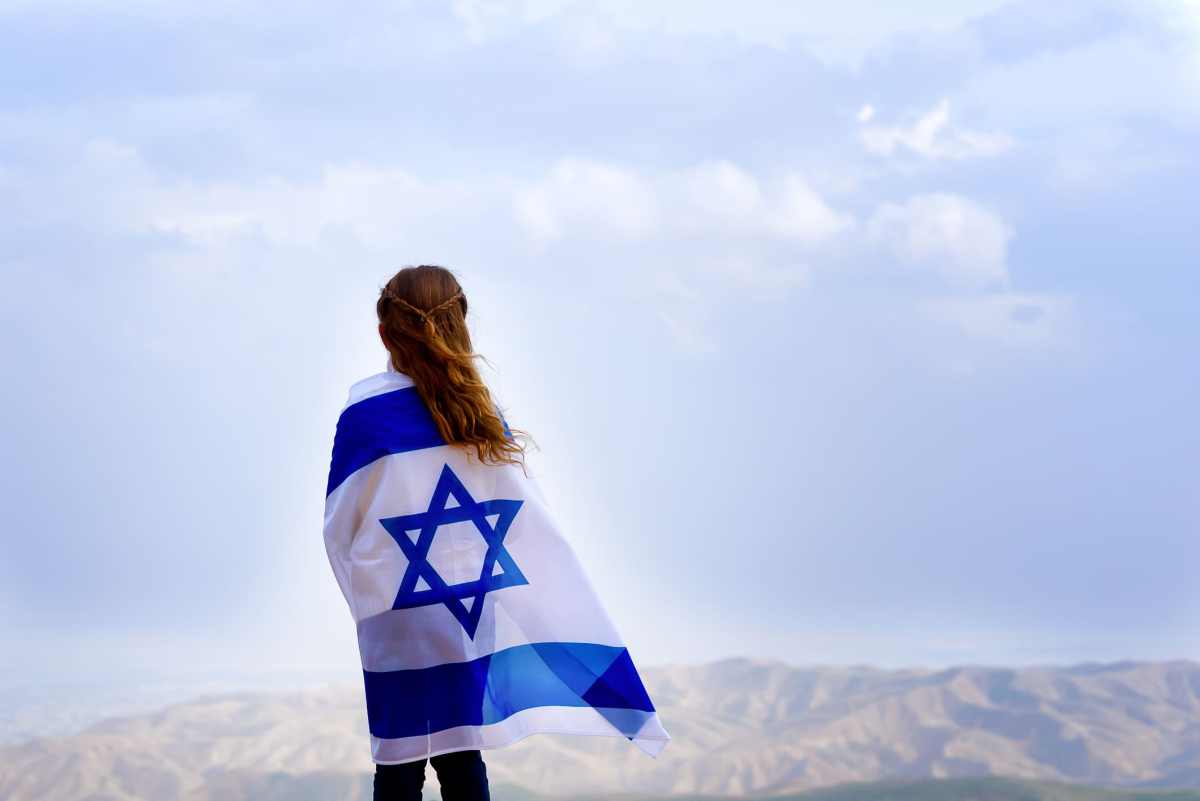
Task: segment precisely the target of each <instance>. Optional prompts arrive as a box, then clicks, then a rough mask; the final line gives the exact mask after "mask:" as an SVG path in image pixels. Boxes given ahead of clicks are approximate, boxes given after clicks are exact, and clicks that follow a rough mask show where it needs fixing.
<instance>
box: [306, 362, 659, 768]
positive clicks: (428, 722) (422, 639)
mask: <svg viewBox="0 0 1200 801" xmlns="http://www.w3.org/2000/svg"><path fill="white" fill-rule="evenodd" d="M325 546H326V550H327V552H328V554H329V563H330V565H331V566H332V568H333V573H334V575H335V577H336V578H337V582H338V585H339V587H340V588H341V590H342V594H343V595H344V596H345V598H346V602H347V603H348V604H349V606H350V612H351V614H352V615H353V617H354V622H355V625H356V627H357V630H358V646H359V655H360V656H361V658H362V668H363V680H364V682H365V687H366V703H367V721H368V724H369V728H370V733H371V753H372V756H373V759H374V761H375V762H408V761H411V760H416V759H420V758H422V757H428V756H435V755H437V754H442V753H446V752H448V751H459V750H463V749H470V748H480V749H484V748H498V747H501V746H505V745H509V744H510V743H513V742H516V741H517V740H520V739H522V738H524V737H526V736H528V735H530V734H535V733H539V732H555V733H560V734H564V733H565V734H593V735H598V734H599V735H614V736H622V737H626V738H628V739H629V740H632V741H633V742H634V743H635V744H636V745H637V746H639V747H640V748H641V749H642V750H644V751H646V752H647V753H648V754H650V755H651V756H656V755H657V754H658V752H659V751H661V750H662V748H663V746H664V745H665V744H666V742H667V740H669V739H670V737H669V735H668V734H667V732H666V730H664V729H663V727H662V724H661V723H660V722H659V720H658V716H657V714H656V713H655V710H654V705H653V704H652V703H651V701H650V697H649V695H647V693H646V689H645V687H644V686H643V685H642V681H641V678H640V677H639V676H638V673H637V670H636V669H635V668H634V664H633V661H632V660H631V659H630V656H629V651H628V650H626V648H625V646H624V645H623V644H622V642H621V638H620V637H619V636H618V635H617V631H616V629H615V628H614V627H613V624H612V622H611V621H610V620H609V619H608V616H607V614H606V613H605V611H604V609H603V608H602V607H601V605H600V602H599V599H598V598H597V597H596V594H595V592H594V591H593V589H592V587H591V584H590V583H589V582H588V580H587V577H586V576H585V574H584V572H583V569H582V568H581V566H580V564H579V562H578V560H577V559H576V557H575V554H574V553H573V551H572V549H571V547H570V545H569V544H568V543H567V542H566V540H564V539H563V537H562V535H561V534H560V533H559V530H558V528H557V526H556V524H555V522H554V520H553V518H552V517H551V515H550V513H549V511H548V509H547V507H546V504H545V502H544V500H543V497H542V495H541V492H540V490H539V489H538V486H537V484H536V482H535V481H534V480H533V479H531V478H528V477H526V476H525V474H524V472H523V471H522V470H521V468H520V467H519V466H517V465H483V464H481V463H480V462H479V461H478V460H477V459H476V458H475V456H474V454H473V453H471V454H470V455H468V453H467V452H466V449H464V448H461V447H452V446H449V445H447V444H446V442H445V441H444V440H443V439H442V438H441V436H440V435H439V433H438V430H437V426H436V425H435V424H434V422H433V418H432V417H431V416H430V414H429V412H428V410H427V409H426V407H425V405H424V403H423V402H422V401H421V398H420V396H419V395H418V394H417V390H416V388H415V387H414V386H413V383H412V380H411V379H410V378H409V377H408V376H406V375H404V374H403V373H399V372H396V371H395V370H394V369H392V367H391V363H390V360H389V363H388V370H387V372H383V373H379V374H377V375H374V376H371V377H370V378H366V379H363V380H362V381H359V382H358V383H356V384H354V386H353V387H351V389H350V397H349V400H348V401H347V403H346V406H345V408H344V409H343V410H342V413H341V416H340V417H339V418H338V423H337V433H336V435H335V437H334V444H333V457H332V460H331V464H330V468H329V484H328V487H327V492H326V497H325Z"/></svg>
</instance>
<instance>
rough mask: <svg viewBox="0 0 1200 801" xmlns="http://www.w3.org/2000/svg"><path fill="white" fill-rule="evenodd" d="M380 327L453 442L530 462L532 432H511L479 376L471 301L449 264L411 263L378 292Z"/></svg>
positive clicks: (498, 460)
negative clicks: (527, 442) (528, 441)
mask: <svg viewBox="0 0 1200 801" xmlns="http://www.w3.org/2000/svg"><path fill="white" fill-rule="evenodd" d="M375 311H376V315H377V316H378V317H379V332H380V336H381V338H382V339H383V343H384V345H385V346H386V347H387V349H388V353H389V354H390V356H391V360H392V366H393V367H395V368H396V370H398V371H399V372H401V373H404V374H406V375H408V376H409V377H410V378H412V380H413V384H414V385H415V386H416V389H417V393H418V394H419V395H420V396H421V400H423V401H424V402H425V406H426V407H427V408H428V409H429V413H430V414H431V415H432V416H433V420H434V422H435V423H436V424H437V428H438V431H439V432H440V433H441V435H442V438H443V439H444V440H445V441H446V442H448V443H451V444H461V445H466V446H469V447H471V448H473V450H474V452H475V454H476V456H477V457H478V459H479V461H481V462H484V463H491V464H520V465H522V467H523V466H524V452H525V446H524V444H522V443H520V442H518V441H517V439H516V436H515V435H520V436H521V437H522V438H524V439H527V438H528V437H527V435H525V432H523V431H519V430H516V431H514V430H511V429H509V428H508V426H507V425H506V424H505V422H504V419H503V417H502V416H501V414H500V410H499V409H498V408H497V407H496V404H495V402H494V401H493V400H492V397H491V393H489V392H488V388H487V385H486V384H484V383H483V380H482V379H481V378H480V377H479V371H478V370H477V369H476V367H475V358H476V357H478V356H479V354H477V353H475V352H474V349H473V347H472V344H471V335H470V332H469V331H468V330H467V323H466V316H467V299H466V296H465V295H463V291H462V287H461V286H459V283H458V279H457V278H455V277H454V274H453V273H451V272H450V271H449V270H447V269H446V268H444V267H439V266H436V265H430V264H422V265H419V266H415V267H405V268H404V269H402V270H400V271H399V272H398V273H396V274H395V275H394V276H392V278H391V279H390V280H389V281H388V282H387V283H386V284H385V285H384V286H383V288H382V289H381V290H380V292H379V300H378V301H377V302H376V304H375Z"/></svg>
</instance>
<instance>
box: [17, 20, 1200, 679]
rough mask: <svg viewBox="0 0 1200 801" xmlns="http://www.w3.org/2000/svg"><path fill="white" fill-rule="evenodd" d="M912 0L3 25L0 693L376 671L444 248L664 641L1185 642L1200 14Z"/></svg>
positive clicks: (484, 344)
mask: <svg viewBox="0 0 1200 801" xmlns="http://www.w3.org/2000/svg"><path fill="white" fill-rule="evenodd" d="M885 5H889V4H877V3H868V2H864V1H863V0H845V2H841V3H837V4H833V5H830V4H813V3H796V4H780V3H774V2H763V1H761V0H745V2H741V3H737V4H730V3H723V2H715V1H713V2H709V0H702V1H701V0H689V2H687V3H684V2H670V1H666V0H664V1H663V2H649V0H638V2H636V3H635V2H632V0H614V2H606V3H604V4H592V3H583V2H571V1H570V0H545V1H538V2H535V1H534V0H529V1H528V2H512V1H511V0H487V1H486V2H483V1H481V0H459V1H458V2H452V3H434V2H390V3H371V2H366V3H360V4H356V5H355V6H354V8H353V10H352V11H345V10H341V9H336V10H335V9H333V7H331V6H329V5H328V4H318V3H304V2H301V3H288V4H283V3H263V4H256V5H255V7H254V8H249V9H248V8H246V7H244V6H243V4H234V3H230V2H223V1H222V0H217V1H216V2H211V3H206V4H204V5H203V6H201V5H200V4H192V5H184V4H178V3H160V2H155V3H148V2H136V1H129V0H126V1H125V2H110V0H90V2H84V3H75V2H73V3H69V4H68V3H65V2H54V1H53V0H51V2H38V3H36V4H35V3H32V2H11V0H7V1H5V0H0V75H4V76H6V77H5V78H4V79H3V80H2V81H0V276H2V285H3V292H0V333H2V336H0V348H2V349H3V351H2V352H0V357H2V360H3V369H4V370H5V372H6V376H5V382H4V385H5V392H4V393H3V395H2V396H0V444H2V446H3V453H4V454H5V457H6V458H4V459H3V461H2V462H0V493H2V495H0V499H2V501H3V504H4V508H5V510H6V514H5V522H4V524H3V529H2V531H3V543H4V551H5V553H4V558H3V559H0V642H3V643H4V647H3V648H0V679H7V680H13V679H16V680H25V681H29V680H43V679H45V680H49V679H50V678H53V677H68V678H69V677H78V676H80V675H89V676H90V675H95V676H100V675H128V674H129V672H130V671H137V670H141V671H148V670H154V671H160V672H166V673H170V672H176V673H181V672H186V671H192V672H201V673H202V672H205V671H229V670H234V671H248V672H270V671H288V670H328V671H334V672H338V671H341V672H342V673H345V675H346V676H347V677H348V678H349V679H353V676H354V675H355V671H356V670H357V665H358V662H357V659H358V655H357V650H356V644H355V639H354V629H353V623H352V620H351V618H350V615H349V611H348V609H347V607H346V605H345V602H344V600H343V599H342V597H341V595H340V593H339V591H338V589H337V586H336V583H335V581H334V579H333V576H332V573H331V571H330V569H329V565H328V562H327V557H326V554H325V551H324V544H323V540H322V531H321V526H322V515H323V501H324V488H325V481H326V474H327V471H328V466H329V458H330V450H331V446H332V436H333V428H334V425H335V422H336V419H337V415H338V413H339V412H340V410H341V407H342V405H343V403H344V402H345V399H346V393H347V390H348V388H349V386H350V384H352V383H353V382H354V381H357V380H359V379H360V378H363V377H365V376H368V375H371V374H373V373H377V372H380V371H382V370H383V369H384V365H385V358H386V354H385V352H384V350H383V349H382V347H381V345H380V344H379V342H378V339H377V334H376V332H375V329H374V322H375V321H374V301H375V299H376V297H377V296H378V291H379V289H380V287H381V286H382V285H383V283H384V282H386V280H387V279H388V278H389V277H390V276H391V275H392V273H393V272H395V271H396V270H398V269H400V268H401V267H403V266H405V265H409V264H423V263H425V264H427V263H433V264H441V265H443V266H446V267H449V268H450V269H452V270H454V271H455V273H456V274H457V275H458V276H459V278H460V281H461V282H462V284H463V286H464V288H465V290H466V293H467V297H468V299H469V302H470V308H471V311H470V316H469V321H470V324H471V326H472V331H473V336H474V339H475V344H476V346H477V348H478V350H479V352H480V353H481V354H483V356H485V357H486V359H487V362H486V363H481V366H482V369H483V370H484V374H485V377H486V378H487V380H488V382H489V384H490V385H491V387H492V389H493V391H494V393H495V394H496V396H497V398H498V399H499V401H500V403H501V406H502V407H503V408H504V409H505V414H506V417H507V418H508V420H509V421H510V423H512V424H514V425H516V426H518V427H520V428H523V429H526V430H528V431H529V432H530V433H531V434H532V435H533V437H534V440H535V441H536V444H537V450H535V451H534V452H533V453H532V454H531V456H530V463H531V466H532V468H533V472H534V474H535V475H536V476H537V478H538V480H539V481H540V482H541V483H542V486H543V488H544V490H545V492H546V494H547V496H548V498H549V499H550V501H551V504H552V509H553V510H554V513H555V514H556V516H557V518H558V519H559V521H560V523H561V525H562V528H563V531H564V533H565V535H566V536H567V538H568V539H569V540H570V541H571V543H572V545H573V546H574V547H575V549H576V551H577V552H578V554H579V556H580V558H581V560H582V562H583V564H584V565H585V567H586V569H587V570H588V574H589V576H590V577H591V579H592V582H593V584H594V585H595V587H596V589H597V591H598V592H599V593H600V595H601V597H602V598H603V599H604V602H605V604H606V607H607V608H608V610H609V613H610V615H611V616H612V618H613V620H614V622H615V623H616V625H617V628H618V629H619V630H620V632H621V633H622V635H623V636H624V638H625V639H626V641H627V642H628V644H629V648H630V651H631V653H632V655H633V656H634V659H635V660H636V661H638V662H639V663H644V664H666V663H698V662H703V661H707V660H712V659H719V658H724V657H730V656H747V657H753V658H766V659H782V660H786V661H788V662H791V663H795V664H804V665H810V664H844V663H854V664H873V665H879V666H884V667H895V666H914V667H919V666H925V667H937V666H943V665H951V664H963V663H973V664H1003V665H1026V664H1064V663H1073V662H1080V661H1091V660H1105V661H1107V660H1118V659H1170V658H1192V659H1197V658H1200V628H1198V627H1197V626H1196V620H1197V615H1198V614H1200V589H1198V588H1197V586H1198V585H1197V582H1196V578H1195V576H1196V571H1197V566H1198V565H1200V536H1198V535H1200V500H1198V498H1200V492H1198V489H1200V487H1198V486H1197V483H1198V479H1197V476H1198V475H1200V471H1198V468H1200V423H1198V421H1197V415H1196V409H1197V408H1198V407H1200V403H1198V401H1200V361H1198V360H1197V359H1196V353H1197V348H1198V346H1200V318H1198V317H1197V315H1196V313H1195V305H1196V301H1197V299H1198V298H1200V272H1198V271H1197V265H1198V264H1200V233H1198V232H1197V222H1198V218H1197V215H1196V210H1195V209H1196V205H1195V187H1196V186H1197V182H1198V180H1200V158H1198V154H1200V147H1198V145H1200V4H1198V3H1196V2H1184V1H1181V0H1177V1H1176V2H1161V3H1159V2H1147V1H1146V0H1123V1H1120V2H1118V1H1117V0H1113V1H1111V2H1108V1H1106V0H1097V1H1096V2H1087V3H1079V2H1067V3H1055V4H1045V3H1038V2H1024V1H1023V0H1018V2H990V1H985V0H970V1H969V2H963V1H961V0H960V1H958V2H953V3H951V2H934V1H933V0H926V1H925V2H913V3H908V4H905V5H906V9H905V11H904V12H903V13H901V12H899V11H897V10H892V9H889V8H884V6H885ZM891 5H893V6H894V4H891ZM897 8H898V7H897Z"/></svg>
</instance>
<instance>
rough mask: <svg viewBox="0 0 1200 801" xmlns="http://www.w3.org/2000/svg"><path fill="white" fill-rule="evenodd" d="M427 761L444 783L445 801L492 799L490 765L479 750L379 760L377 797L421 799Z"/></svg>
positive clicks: (379, 799) (380, 799) (392, 800)
mask: <svg viewBox="0 0 1200 801" xmlns="http://www.w3.org/2000/svg"><path fill="white" fill-rule="evenodd" d="M427 761H428V762H429V763H430V764H432V765H433V770H434V772H436V773H437V777H438V784H440V785H441V786H442V801H491V796H490V795H489V794H488V781H487V769H486V768H485V767H484V765H483V756H482V755H481V754H480V753H479V752H478V751H451V752H450V753H448V754H439V755H437V756H435V757H430V758H429V759H428V760H425V759H420V760H417V761H416V762H401V763H399V764H397V765H380V764H378V763H376V765H375V795H374V801H421V787H422V786H423V785H424V784H425V763H426V762H427Z"/></svg>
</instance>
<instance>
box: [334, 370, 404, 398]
mask: <svg viewBox="0 0 1200 801" xmlns="http://www.w3.org/2000/svg"><path fill="white" fill-rule="evenodd" d="M411 386H413V380H412V379H411V378H409V377H408V376H407V375H405V374H404V373H400V372H397V371H396V370H392V369H389V370H386V371H384V372H382V373H376V374H375V375H371V376H367V377H366V378H363V379H361V380H359V381H355V382H354V383H353V384H351V385H350V392H349V394H348V396H347V398H346V406H353V405H354V404H356V403H358V402H359V401H363V400H366V399H367V398H371V397H374V396H375V395H382V394H383V393H385V392H391V391H392V390H395V389H403V388H404V387H411Z"/></svg>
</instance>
